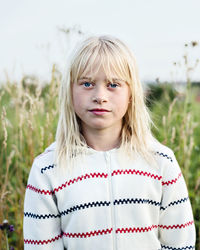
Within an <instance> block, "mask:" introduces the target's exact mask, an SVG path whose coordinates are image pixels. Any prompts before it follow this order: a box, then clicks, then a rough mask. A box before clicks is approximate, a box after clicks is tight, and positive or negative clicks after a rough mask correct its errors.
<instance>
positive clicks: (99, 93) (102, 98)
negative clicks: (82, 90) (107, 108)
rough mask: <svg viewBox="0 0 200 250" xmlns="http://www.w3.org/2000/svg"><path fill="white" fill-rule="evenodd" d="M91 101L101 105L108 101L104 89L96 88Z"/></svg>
mask: <svg viewBox="0 0 200 250" xmlns="http://www.w3.org/2000/svg"><path fill="white" fill-rule="evenodd" d="M92 101H93V102H95V103H98V104H102V103H104V102H107V101H108V100H107V95H106V90H105V89H104V87H103V86H101V87H97V88H96V91H94V95H93V97H92Z"/></svg>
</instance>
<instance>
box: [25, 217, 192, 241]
mask: <svg viewBox="0 0 200 250" xmlns="http://www.w3.org/2000/svg"><path fill="white" fill-rule="evenodd" d="M193 224H194V221H189V222H186V223H185V224H180V225H179V224H177V225H168V226H167V225H152V226H148V227H129V228H117V229H116V231H115V232H116V233H120V234H122V233H145V232H149V231H151V230H153V229H154V228H158V227H159V228H162V229H167V230H168V229H181V228H185V227H188V226H191V225H193ZM112 231H113V229H112V228H107V229H103V230H94V231H90V232H86V233H64V232H63V233H62V234H60V235H58V236H56V237H55V238H52V239H49V240H28V239H24V243H25V244H34V245H40V244H41V245H43V244H48V243H51V242H54V241H56V240H58V239H59V238H62V235H64V236H65V237H69V238H89V237H92V236H99V235H105V234H110V233H111V232H112Z"/></svg>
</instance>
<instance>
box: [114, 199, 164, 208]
mask: <svg viewBox="0 0 200 250" xmlns="http://www.w3.org/2000/svg"><path fill="white" fill-rule="evenodd" d="M131 203H134V204H136V203H138V204H140V203H142V204H150V205H155V206H160V205H161V203H160V202H158V201H153V200H149V199H141V198H135V199H133V198H132V199H129V198H128V199H119V200H115V201H114V205H120V204H122V205H123V204H131Z"/></svg>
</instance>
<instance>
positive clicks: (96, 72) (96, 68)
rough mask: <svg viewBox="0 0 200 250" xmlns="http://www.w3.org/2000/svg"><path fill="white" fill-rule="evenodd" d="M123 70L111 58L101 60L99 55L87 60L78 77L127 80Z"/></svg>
mask: <svg viewBox="0 0 200 250" xmlns="http://www.w3.org/2000/svg"><path fill="white" fill-rule="evenodd" d="M122 71H123V70H122V69H121V68H120V67H119V65H117V62H115V61H113V60H105V58H104V60H102V58H100V57H99V56H98V57H97V58H96V60H94V61H93V60H89V61H88V63H87V64H86V66H85V69H84V70H83V72H82V73H81V74H80V75H79V79H83V78H87V79H91V80H98V78H100V79H105V80H113V79H120V80H124V81H126V80H127V76H126V75H125V74H124V73H123V72H122Z"/></svg>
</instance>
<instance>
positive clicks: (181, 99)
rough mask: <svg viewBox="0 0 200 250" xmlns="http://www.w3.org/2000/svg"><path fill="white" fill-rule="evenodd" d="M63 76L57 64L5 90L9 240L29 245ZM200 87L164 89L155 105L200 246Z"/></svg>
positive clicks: (0, 212)
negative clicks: (27, 221) (32, 196)
mask: <svg viewBox="0 0 200 250" xmlns="http://www.w3.org/2000/svg"><path fill="white" fill-rule="evenodd" d="M60 80H61V76H60V74H59V72H58V71H57V69H56V67H55V66H54V67H53V69H52V79H51V82H50V83H49V84H48V85H46V86H45V87H43V88H42V87H39V86H40V85H38V87H35V85H33V86H31V85H28V84H26V82H24V81H22V82H21V83H19V84H11V83H10V82H8V83H7V84H5V85H4V86H2V87H1V88H0V115H1V123H0V145H1V148H0V166H1V167H0V178H1V181H0V224H1V223H2V221H3V220H4V219H7V220H8V221H9V223H10V224H13V225H14V227H15V231H14V232H13V233H12V234H11V235H10V236H9V244H10V245H12V246H14V247H15V249H23V230H22V229H23V228H22V225H23V222H22V219H23V201H24V200H23V199H24V193H25V188H26V183H27V178H28V174H29V170H30V167H31V165H32V161H33V159H34V157H35V156H36V155H38V154H40V153H41V152H43V150H44V149H45V148H46V147H47V146H48V145H49V144H50V143H51V142H53V141H54V137H55V131H56V126H57V120H58V100H57V98H58V88H59V84H60ZM197 90H198V91H199V89H193V88H190V89H188V90H187V91H186V94H184V95H175V96H173V98H172V97H171V96H170V94H169V91H165V89H164V90H163V95H162V98H161V99H160V100H157V101H154V102H152V103H151V111H152V114H153V119H154V122H155V124H156V126H157V127H158V129H154V130H153V132H154V134H155V136H156V137H157V138H158V139H159V140H160V141H161V142H162V143H164V144H166V145H168V146H169V147H171V148H172V149H173V150H174V152H175V154H176V157H177V159H178V161H179V164H180V166H181V168H182V171H183V174H184V177H185V179H186V182H187V185H188V188H189V195H190V199H191V202H192V207H193V212H194V217H195V226H196V230H197V246H196V249H198V250H199V249H200V241H199V239H200V126H199V125H200V117H199V108H200V103H199V102H197V101H196V95H197ZM0 248H1V249H2V250H4V249H6V236H5V234H3V231H1V230H0Z"/></svg>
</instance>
